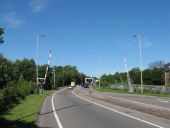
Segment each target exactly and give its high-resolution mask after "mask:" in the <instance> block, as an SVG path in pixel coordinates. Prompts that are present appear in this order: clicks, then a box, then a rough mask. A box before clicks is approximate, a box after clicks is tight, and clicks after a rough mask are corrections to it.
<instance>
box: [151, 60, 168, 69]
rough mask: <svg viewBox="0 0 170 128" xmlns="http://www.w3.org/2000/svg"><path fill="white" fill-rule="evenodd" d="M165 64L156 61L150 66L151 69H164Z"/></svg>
mask: <svg viewBox="0 0 170 128" xmlns="http://www.w3.org/2000/svg"><path fill="white" fill-rule="evenodd" d="M164 65H165V62H163V61H161V60H159V61H155V62H152V63H150V64H149V68H150V69H154V68H164Z"/></svg>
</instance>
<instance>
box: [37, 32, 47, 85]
mask: <svg viewBox="0 0 170 128" xmlns="http://www.w3.org/2000/svg"><path fill="white" fill-rule="evenodd" d="M39 37H45V35H38V34H37V41H36V44H37V47H36V63H37V69H36V75H37V85H38V43H39V42H38V41H39Z"/></svg>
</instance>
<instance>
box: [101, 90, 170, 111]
mask: <svg viewBox="0 0 170 128" xmlns="http://www.w3.org/2000/svg"><path fill="white" fill-rule="evenodd" d="M102 93H104V94H107V95H110V96H113V97H118V98H123V99H127V100H131V101H136V102H140V103H144V104H149V105H153V106H157V107H161V108H165V109H170V98H160V97H155V96H145V95H135V94H120V93H109V92H102Z"/></svg>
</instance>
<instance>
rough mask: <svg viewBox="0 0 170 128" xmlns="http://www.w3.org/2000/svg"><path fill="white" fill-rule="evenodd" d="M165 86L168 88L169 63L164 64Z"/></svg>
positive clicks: (169, 82) (169, 80)
mask: <svg viewBox="0 0 170 128" xmlns="http://www.w3.org/2000/svg"><path fill="white" fill-rule="evenodd" d="M165 86H170V63H167V64H165Z"/></svg>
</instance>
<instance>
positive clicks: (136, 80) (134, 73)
mask: <svg viewBox="0 0 170 128" xmlns="http://www.w3.org/2000/svg"><path fill="white" fill-rule="evenodd" d="M129 74H130V77H131V80H132V84H140V69H139V68H138V67H137V68H133V69H132V70H130V71H129Z"/></svg>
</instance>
